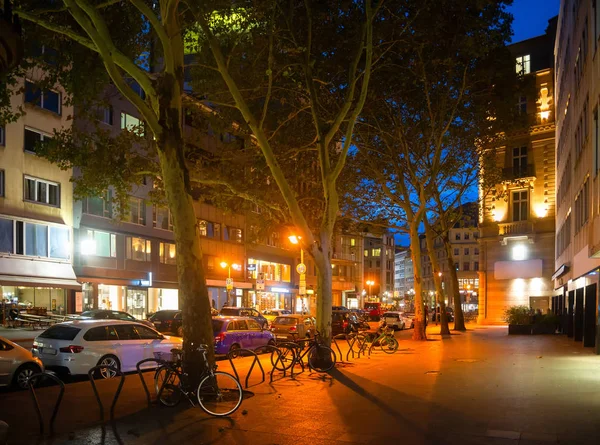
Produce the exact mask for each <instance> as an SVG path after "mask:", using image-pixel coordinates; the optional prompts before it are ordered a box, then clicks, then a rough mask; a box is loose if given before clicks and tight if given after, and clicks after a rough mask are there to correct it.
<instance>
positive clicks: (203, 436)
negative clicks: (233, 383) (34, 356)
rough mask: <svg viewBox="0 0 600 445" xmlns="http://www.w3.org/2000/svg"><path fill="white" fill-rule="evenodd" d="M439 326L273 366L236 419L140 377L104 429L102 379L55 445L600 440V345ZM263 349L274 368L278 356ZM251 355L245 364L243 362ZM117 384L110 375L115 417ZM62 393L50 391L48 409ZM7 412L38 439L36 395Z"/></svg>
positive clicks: (79, 399) (4, 401)
mask: <svg viewBox="0 0 600 445" xmlns="http://www.w3.org/2000/svg"><path fill="white" fill-rule="evenodd" d="M434 332H439V329H438V328H436V327H435V326H433V327H432V326H430V327H429V328H428V334H429V338H430V340H429V341H427V342H414V341H412V340H410V336H411V335H412V331H404V332H401V333H399V334H398V338H399V341H400V350H399V351H398V352H397V353H396V354H393V355H388V354H384V353H381V352H379V353H374V354H373V355H372V356H371V358H367V357H365V358H360V359H358V360H353V361H351V363H342V364H341V365H339V366H338V367H337V369H336V370H335V371H333V372H332V373H331V375H327V374H325V375H323V374H317V373H313V374H309V373H308V372H305V373H303V374H301V375H299V376H298V378H297V379H296V380H291V379H290V378H281V376H280V375H278V374H276V375H275V376H276V379H277V380H276V381H274V383H273V384H272V385H269V383H268V375H267V382H265V383H262V384H258V382H259V379H258V377H257V376H258V374H254V373H253V377H252V378H251V382H250V383H251V387H250V388H249V391H251V392H249V393H248V394H247V398H245V400H244V402H243V404H242V407H241V408H240V410H238V412H236V413H235V414H234V415H233V416H232V417H231V418H229V419H217V418H212V417H209V416H208V415H206V414H204V413H203V412H202V411H201V410H200V409H198V408H188V407H186V406H185V404H184V403H183V402H182V403H181V404H180V406H179V407H178V408H176V409H169V408H161V407H158V406H152V407H151V408H147V407H146V404H145V397H144V394H143V392H142V390H141V384H140V382H139V379H138V378H137V376H136V375H128V376H127V378H126V384H125V387H124V390H123V394H122V395H121V399H119V402H118V403H117V406H116V416H117V421H116V422H115V424H114V428H112V427H111V425H110V424H107V425H105V428H102V426H100V425H99V422H98V421H99V410H98V406H97V404H96V402H95V400H94V396H93V393H92V391H91V387H90V384H89V383H88V382H80V383H75V384H71V385H67V387H66V392H65V399H64V401H63V406H62V407H61V411H60V412H59V414H58V417H57V421H56V430H57V436H56V437H55V438H54V440H52V441H50V440H48V441H46V442H45V443H53V444H63V443H64V444H80V443H81V444H117V443H124V444H133V445H138V444H139V445H142V444H177V445H181V444H184V443H204V444H207V443H214V444H225V445H228V444H232V445H233V444H236V445H237V444H257V443H260V444H261V445H270V444H278V445H286V444H290V445H291V444H294V445H303V444H307V445H308V444H311V445H313V444H314V445H320V444H334V445H343V444H348V443H356V444H373V445H374V444H387V443H402V444H407V445H420V444H432V445H433V444H436V445H437V444H442V445H446V444H448V445H454V444H456V445H459V444H460V445H470V444H473V445H478V444H493V445H544V444H556V443H563V444H569V445H571V444H573V445H578V444H596V443H597V440H596V438H597V437H598V436H599V434H600V431H599V430H600V409H599V405H598V400H600V378H598V375H600V357H599V356H596V355H593V354H592V352H591V350H590V349H591V348H586V349H584V348H583V347H582V346H581V344H579V343H575V342H573V341H572V339H568V338H566V337H564V336H510V337H509V336H508V335H507V329H506V327H481V328H476V329H475V330H471V331H469V332H467V333H460V334H453V335H452V336H451V338H449V339H445V340H443V341H442V340H440V336H439V335H435V334H434ZM262 358H263V360H262V362H263V365H264V366H265V371H267V370H270V366H267V364H266V363H267V361H268V357H267V356H263V357H262ZM246 360H247V361H246ZM244 361H246V362H245V364H244ZM249 363H250V360H249V359H240V360H237V361H236V365H238V366H240V368H244V367H246V368H247V367H248V366H249ZM219 369H220V370H223V371H228V370H229V365H228V362H219ZM255 372H256V371H255ZM150 377H151V375H148V378H150ZM240 377H241V378H242V380H243V379H244V378H245V372H244V371H242V370H240ZM116 384H117V382H116V381H100V382H98V386H99V388H100V392H101V394H102V397H103V403H104V406H105V412H106V417H107V418H108V407H109V406H110V399H111V395H112V391H114V389H115V388H116ZM55 391H56V389H55V388H44V389H41V390H40V401H43V402H44V404H45V408H46V409H47V410H48V409H50V404H51V403H52V400H50V395H51V393H52V392H55ZM47 412H48V411H47ZM47 417H49V415H48V416H47ZM0 419H2V420H5V421H7V422H8V423H9V425H10V428H11V429H10V441H9V443H10V444H21V443H22V444H25V443H32V442H33V441H34V438H35V436H36V428H37V420H36V416H35V412H34V411H33V408H32V404H31V398H30V396H29V394H27V393H23V392H21V393H7V394H0Z"/></svg>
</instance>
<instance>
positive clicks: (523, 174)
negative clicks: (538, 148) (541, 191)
mask: <svg viewBox="0 0 600 445" xmlns="http://www.w3.org/2000/svg"><path fill="white" fill-rule="evenodd" d="M502 179H504V180H505V181H515V180H517V179H535V165H533V164H527V165H525V166H523V167H508V168H503V169H502Z"/></svg>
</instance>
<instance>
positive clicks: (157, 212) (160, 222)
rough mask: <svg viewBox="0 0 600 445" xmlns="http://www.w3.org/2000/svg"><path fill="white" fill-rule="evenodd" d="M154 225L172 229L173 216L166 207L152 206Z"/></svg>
mask: <svg viewBox="0 0 600 445" xmlns="http://www.w3.org/2000/svg"><path fill="white" fill-rule="evenodd" d="M154 227H156V228H157V229H163V230H171V231H173V218H172V216H171V211H170V210H169V209H168V208H167V207H162V206H154Z"/></svg>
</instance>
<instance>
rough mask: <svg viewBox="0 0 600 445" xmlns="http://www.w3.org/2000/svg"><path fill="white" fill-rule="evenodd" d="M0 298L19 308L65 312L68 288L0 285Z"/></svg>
mask: <svg viewBox="0 0 600 445" xmlns="http://www.w3.org/2000/svg"><path fill="white" fill-rule="evenodd" d="M0 292H1V293H2V300H3V302H4V303H5V304H7V305H13V306H17V307H18V308H19V309H33V308H43V309H44V310H45V311H47V312H54V313H56V314H65V313H66V311H67V309H66V308H67V294H68V292H69V290H68V289H60V288H52V287H28V286H5V285H0Z"/></svg>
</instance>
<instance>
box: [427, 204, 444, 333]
mask: <svg viewBox="0 0 600 445" xmlns="http://www.w3.org/2000/svg"><path fill="white" fill-rule="evenodd" d="M423 223H424V224H425V241H426V242H427V252H428V253H429V260H430V261H431V268H432V270H433V282H434V284H435V292H436V295H437V302H438V304H439V305H440V323H441V326H440V334H441V335H442V336H445V335H450V328H449V327H448V316H447V314H446V301H445V299H444V289H443V288H442V278H441V269H440V264H439V261H438V260H437V257H436V256H435V243H434V240H435V234H434V233H433V230H431V226H430V225H429V221H428V220H427V217H426V216H425V217H424V218H423Z"/></svg>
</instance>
